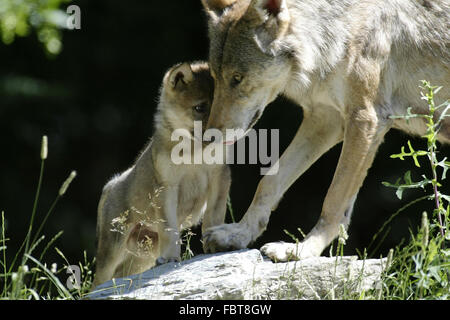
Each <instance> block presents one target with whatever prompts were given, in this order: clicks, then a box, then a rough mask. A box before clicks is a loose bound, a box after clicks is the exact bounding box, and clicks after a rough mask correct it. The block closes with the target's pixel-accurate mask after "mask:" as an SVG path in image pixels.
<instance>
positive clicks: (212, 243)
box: [203, 223, 252, 253]
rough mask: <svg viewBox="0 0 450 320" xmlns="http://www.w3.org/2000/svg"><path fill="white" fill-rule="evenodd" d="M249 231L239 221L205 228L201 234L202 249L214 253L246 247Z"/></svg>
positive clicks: (249, 238)
mask: <svg viewBox="0 0 450 320" xmlns="http://www.w3.org/2000/svg"><path fill="white" fill-rule="evenodd" d="M251 239H252V238H251V232H250V230H248V229H247V228H246V227H245V226H242V225H241V224H239V223H232V224H222V225H220V226H215V227H212V228H209V229H207V230H206V232H205V234H204V235H203V251H204V252H205V253H214V252H220V251H232V250H239V249H244V248H247V246H248V244H249V243H250V241H251Z"/></svg>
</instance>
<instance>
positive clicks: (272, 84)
mask: <svg viewBox="0 0 450 320" xmlns="http://www.w3.org/2000/svg"><path fill="white" fill-rule="evenodd" d="M202 3H203V6H204V8H205V10H206V12H207V14H208V17H209V38H210V52H209V60H210V68H211V74H212V76H213V78H214V82H215V91H214V100H213V104H212V107H211V115H210V118H209V121H208V126H207V128H216V129H219V130H221V131H222V133H225V130H226V129H234V130H240V131H241V132H246V131H247V130H248V129H250V128H251V127H252V126H253V125H254V124H255V123H256V122H257V120H258V119H259V117H260V116H261V114H262V112H263V110H264V108H265V107H266V106H267V105H268V104H269V103H270V102H272V101H273V100H274V99H275V98H276V97H277V95H278V94H279V93H280V92H282V91H283V89H284V87H285V86H286V83H287V81H288V78H289V74H290V71H291V62H290V53H289V49H288V48H286V47H285V46H284V43H285V42H284V40H285V38H286V34H287V31H288V28H289V26H290V15H289V11H288V8H287V6H286V0H234V1H233V0H202Z"/></svg>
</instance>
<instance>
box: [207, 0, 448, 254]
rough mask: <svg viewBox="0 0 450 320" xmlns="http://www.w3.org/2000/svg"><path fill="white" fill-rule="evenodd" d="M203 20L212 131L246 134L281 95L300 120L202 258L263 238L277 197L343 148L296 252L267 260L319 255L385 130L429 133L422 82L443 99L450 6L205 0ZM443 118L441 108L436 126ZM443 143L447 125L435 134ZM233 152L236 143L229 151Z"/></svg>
mask: <svg viewBox="0 0 450 320" xmlns="http://www.w3.org/2000/svg"><path fill="white" fill-rule="evenodd" d="M202 3H203V6H204V8H205V11H206V13H207V16H208V20H209V23H208V24H209V38H210V52H209V60H210V61H209V62H210V68H211V74H212V76H213V78H214V80H215V89H214V100H213V104H212V107H211V115H210V118H209V121H208V127H207V128H216V129H219V130H222V131H223V130H226V128H229V129H235V130H236V129H240V131H241V132H246V131H247V130H248V128H251V127H252V126H253V125H254V124H255V122H256V121H257V120H258V118H259V117H260V116H261V114H262V112H263V111H264V108H265V107H266V106H267V104H269V103H270V102H271V101H273V100H274V99H275V98H276V97H277V96H278V95H284V96H286V97H288V98H289V99H290V100H292V101H294V102H296V103H297V104H298V105H300V106H302V108H303V114H304V119H303V122H302V124H301V126H300V128H299V130H298V132H297V134H296V135H295V137H294V138H293V140H292V142H291V144H290V145H289V147H288V148H287V149H286V151H285V152H284V154H283V155H282V157H281V158H280V160H279V168H280V169H279V172H278V174H276V175H272V176H264V177H263V178H262V180H261V181H260V183H259V185H258V188H257V191H256V194H255V196H254V198H253V201H252V203H251V205H250V207H249V209H248V211H247V212H246V214H245V216H244V217H243V218H242V220H241V221H240V222H239V223H235V224H228V225H221V226H216V227H214V228H211V229H210V230H209V231H208V232H207V233H206V234H204V247H206V248H207V250H209V251H219V250H227V249H229V248H237V249H239V248H245V247H246V246H247V245H248V244H249V243H251V242H253V241H254V240H255V239H256V238H258V236H259V235H260V234H261V233H262V232H263V231H264V230H265V229H266V226H267V223H268V221H269V217H270V214H271V211H272V210H274V208H275V207H276V205H277V203H278V202H279V201H280V199H281V197H282V195H283V193H284V192H285V191H286V190H287V189H288V188H289V187H290V186H291V185H292V183H294V181H295V180H297V179H298V178H299V177H300V176H301V175H302V174H303V173H304V172H305V171H306V170H307V169H308V168H309V167H310V166H311V165H312V164H313V163H314V162H315V161H316V160H317V159H318V158H319V157H321V156H322V155H323V154H324V153H325V152H327V151H328V150H329V149H330V148H332V147H333V146H335V145H336V144H338V143H339V142H342V141H343V147H342V151H341V155H340V158H339V162H338V164H337V167H336V171H335V174H334V177H333V181H332V183H331V186H330V187H329V189H328V193H327V195H326V198H325V201H324V203H323V207H322V212H321V216H320V219H319V221H318V222H317V224H316V226H315V227H314V228H313V229H312V231H310V233H309V234H308V235H307V237H306V238H305V240H304V241H303V242H302V243H300V244H299V245H298V246H297V245H295V244H293V243H280V242H278V243H270V244H266V245H264V246H263V247H262V248H261V249H262V251H263V252H264V253H265V254H266V255H268V256H269V257H271V258H272V259H273V260H278V261H286V260H288V259H300V258H303V257H309V256H318V255H320V254H321V252H322V251H323V250H324V249H325V248H326V247H327V246H328V245H329V244H330V242H331V241H332V240H333V239H334V238H336V236H337V235H338V232H339V226H340V225H341V224H343V225H344V226H346V227H347V226H348V224H349V223H350V216H351V213H352V209H353V204H354V203H355V200H356V196H357V194H358V191H359V189H360V187H361V185H362V183H363V181H364V178H365V176H366V174H367V170H368V169H369V168H370V167H371V165H372V161H373V160H374V157H375V154H376V152H377V149H378V147H379V145H380V144H381V143H382V141H383V138H384V136H385V134H386V133H387V132H388V131H389V130H390V129H391V128H397V129H401V130H404V131H406V132H408V133H411V134H417V135H423V134H425V132H426V126H425V119H423V118H414V119H410V120H409V122H407V121H406V120H405V119H398V118H397V119H393V118H392V116H402V115H406V114H407V109H408V108H409V107H411V112H412V113H414V114H427V113H428V106H427V104H426V103H424V101H422V100H421V99H420V95H419V92H420V89H419V88H418V87H419V86H420V84H421V82H420V81H421V80H428V81H431V82H432V83H433V84H435V85H439V86H442V87H443V89H442V90H441V91H440V92H439V94H438V98H437V100H436V105H440V104H441V103H443V102H444V101H445V100H447V99H448V98H450V32H449V27H450V2H449V0H432V1H431V0H377V1H361V0H342V1H333V0H202ZM443 110H444V109H443V108H441V109H440V112H439V113H440V114H438V115H437V116H441V115H442V112H443ZM438 139H439V140H440V141H441V142H447V143H448V142H450V118H445V121H443V122H442V126H441V128H440V131H439V136H438ZM226 142H227V143H230V142H232V141H226Z"/></svg>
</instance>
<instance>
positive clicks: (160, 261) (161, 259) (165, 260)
mask: <svg viewBox="0 0 450 320" xmlns="http://www.w3.org/2000/svg"><path fill="white" fill-rule="evenodd" d="M170 262H180V258H164V257H159V258H158V259H156V263H155V266H160V265H162V264H166V263H170Z"/></svg>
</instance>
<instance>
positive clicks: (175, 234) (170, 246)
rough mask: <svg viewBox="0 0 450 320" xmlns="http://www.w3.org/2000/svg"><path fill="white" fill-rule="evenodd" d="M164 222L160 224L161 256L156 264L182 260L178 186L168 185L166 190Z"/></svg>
mask: <svg viewBox="0 0 450 320" xmlns="http://www.w3.org/2000/svg"><path fill="white" fill-rule="evenodd" d="M162 210H163V211H162V212H163V215H162V220H163V222H162V223H161V225H160V226H159V257H158V259H156V264H157V265H160V264H164V263H167V262H173V261H179V260H180V251H181V245H180V232H179V230H178V216H177V212H178V188H176V187H167V189H166V190H165V192H164V200H163V208H162Z"/></svg>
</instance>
